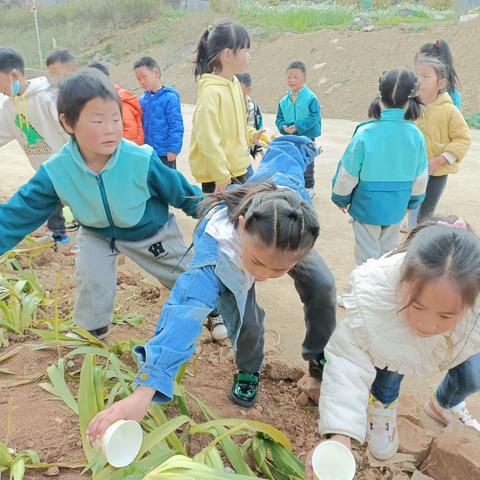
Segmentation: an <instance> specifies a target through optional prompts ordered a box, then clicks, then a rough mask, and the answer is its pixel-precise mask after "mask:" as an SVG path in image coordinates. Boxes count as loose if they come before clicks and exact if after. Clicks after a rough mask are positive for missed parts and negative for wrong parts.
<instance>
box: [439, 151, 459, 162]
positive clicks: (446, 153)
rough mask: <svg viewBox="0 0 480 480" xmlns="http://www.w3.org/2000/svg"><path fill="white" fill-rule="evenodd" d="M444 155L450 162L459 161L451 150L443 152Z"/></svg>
mask: <svg viewBox="0 0 480 480" xmlns="http://www.w3.org/2000/svg"><path fill="white" fill-rule="evenodd" d="M442 157H443V158H444V159H445V160H446V161H447V162H448V163H449V164H450V165H452V164H453V163H455V162H456V161H457V159H456V158H455V155H452V154H451V153H449V152H443V153H442Z"/></svg>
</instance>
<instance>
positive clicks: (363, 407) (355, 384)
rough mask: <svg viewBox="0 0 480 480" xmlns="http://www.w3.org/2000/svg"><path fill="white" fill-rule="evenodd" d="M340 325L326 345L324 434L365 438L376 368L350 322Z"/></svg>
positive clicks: (322, 402) (322, 399) (321, 406)
mask: <svg viewBox="0 0 480 480" xmlns="http://www.w3.org/2000/svg"><path fill="white" fill-rule="evenodd" d="M346 322H348V319H347V320H344V321H343V322H342V323H341V324H340V326H338V327H337V329H336V330H335V332H334V334H333V335H332V337H331V338H330V340H329V342H328V344H327V347H326V349H325V358H326V360H327V363H326V364H325V368H324V371H323V380H322V388H321V392H320V402H319V410H320V434H321V435H344V436H346V437H350V438H353V439H355V440H357V441H359V442H360V443H363V441H364V439H365V433H366V431H365V427H366V424H367V405H368V400H369V396H370V388H371V386H372V383H373V381H374V380H375V375H376V370H375V366H374V365H373V363H372V360H371V358H370V356H369V355H368V353H367V352H366V351H364V350H362V348H361V346H360V345H359V344H358V343H357V340H356V338H355V337H354V336H353V334H352V329H351V327H349V326H348V323H346Z"/></svg>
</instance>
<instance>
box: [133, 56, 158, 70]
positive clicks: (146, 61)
mask: <svg viewBox="0 0 480 480" xmlns="http://www.w3.org/2000/svg"><path fill="white" fill-rule="evenodd" d="M141 67H145V68H148V69H149V70H153V69H155V68H158V70H159V71H160V72H161V71H162V69H161V68H160V65H159V64H158V62H157V61H156V60H155V59H154V58H153V57H142V58H140V59H139V60H137V61H136V62H135V63H134V64H133V69H134V70H135V69H137V68H141Z"/></svg>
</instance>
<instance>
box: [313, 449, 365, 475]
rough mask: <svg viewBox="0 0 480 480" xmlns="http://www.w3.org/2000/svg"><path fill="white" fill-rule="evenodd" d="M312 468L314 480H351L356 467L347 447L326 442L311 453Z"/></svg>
mask: <svg viewBox="0 0 480 480" xmlns="http://www.w3.org/2000/svg"><path fill="white" fill-rule="evenodd" d="M312 467H313V473H314V477H315V479H316V480H353V477H354V475H355V468H356V465H355V458H354V457H353V454H352V452H351V451H350V449H349V448H348V447H346V446H345V445H344V444H343V443H340V442H336V441H335V440H327V441H326V442H322V443H320V444H319V445H317V447H316V448H315V450H314V451H313V455H312Z"/></svg>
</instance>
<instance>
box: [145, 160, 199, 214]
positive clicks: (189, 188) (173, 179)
mask: <svg viewBox="0 0 480 480" xmlns="http://www.w3.org/2000/svg"><path fill="white" fill-rule="evenodd" d="M148 186H149V188H150V191H151V193H152V195H155V196H157V197H158V198H161V199H162V200H163V201H164V202H165V203H166V204H168V205H172V206H174V207H176V208H181V209H182V210H183V211H184V212H185V213H186V214H187V215H189V216H191V217H194V218H195V217H196V215H197V207H198V204H199V202H200V200H201V197H202V195H203V194H202V191H201V190H200V189H199V188H198V187H197V186H195V185H191V184H190V183H189V182H188V181H187V179H186V178H185V177H184V176H183V174H182V173H180V172H179V171H178V170H175V169H173V168H170V167H167V166H166V165H165V164H164V163H163V162H162V161H161V160H160V159H159V158H158V155H157V154H156V153H155V152H152V158H151V159H150V169H149V172H148Z"/></svg>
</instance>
